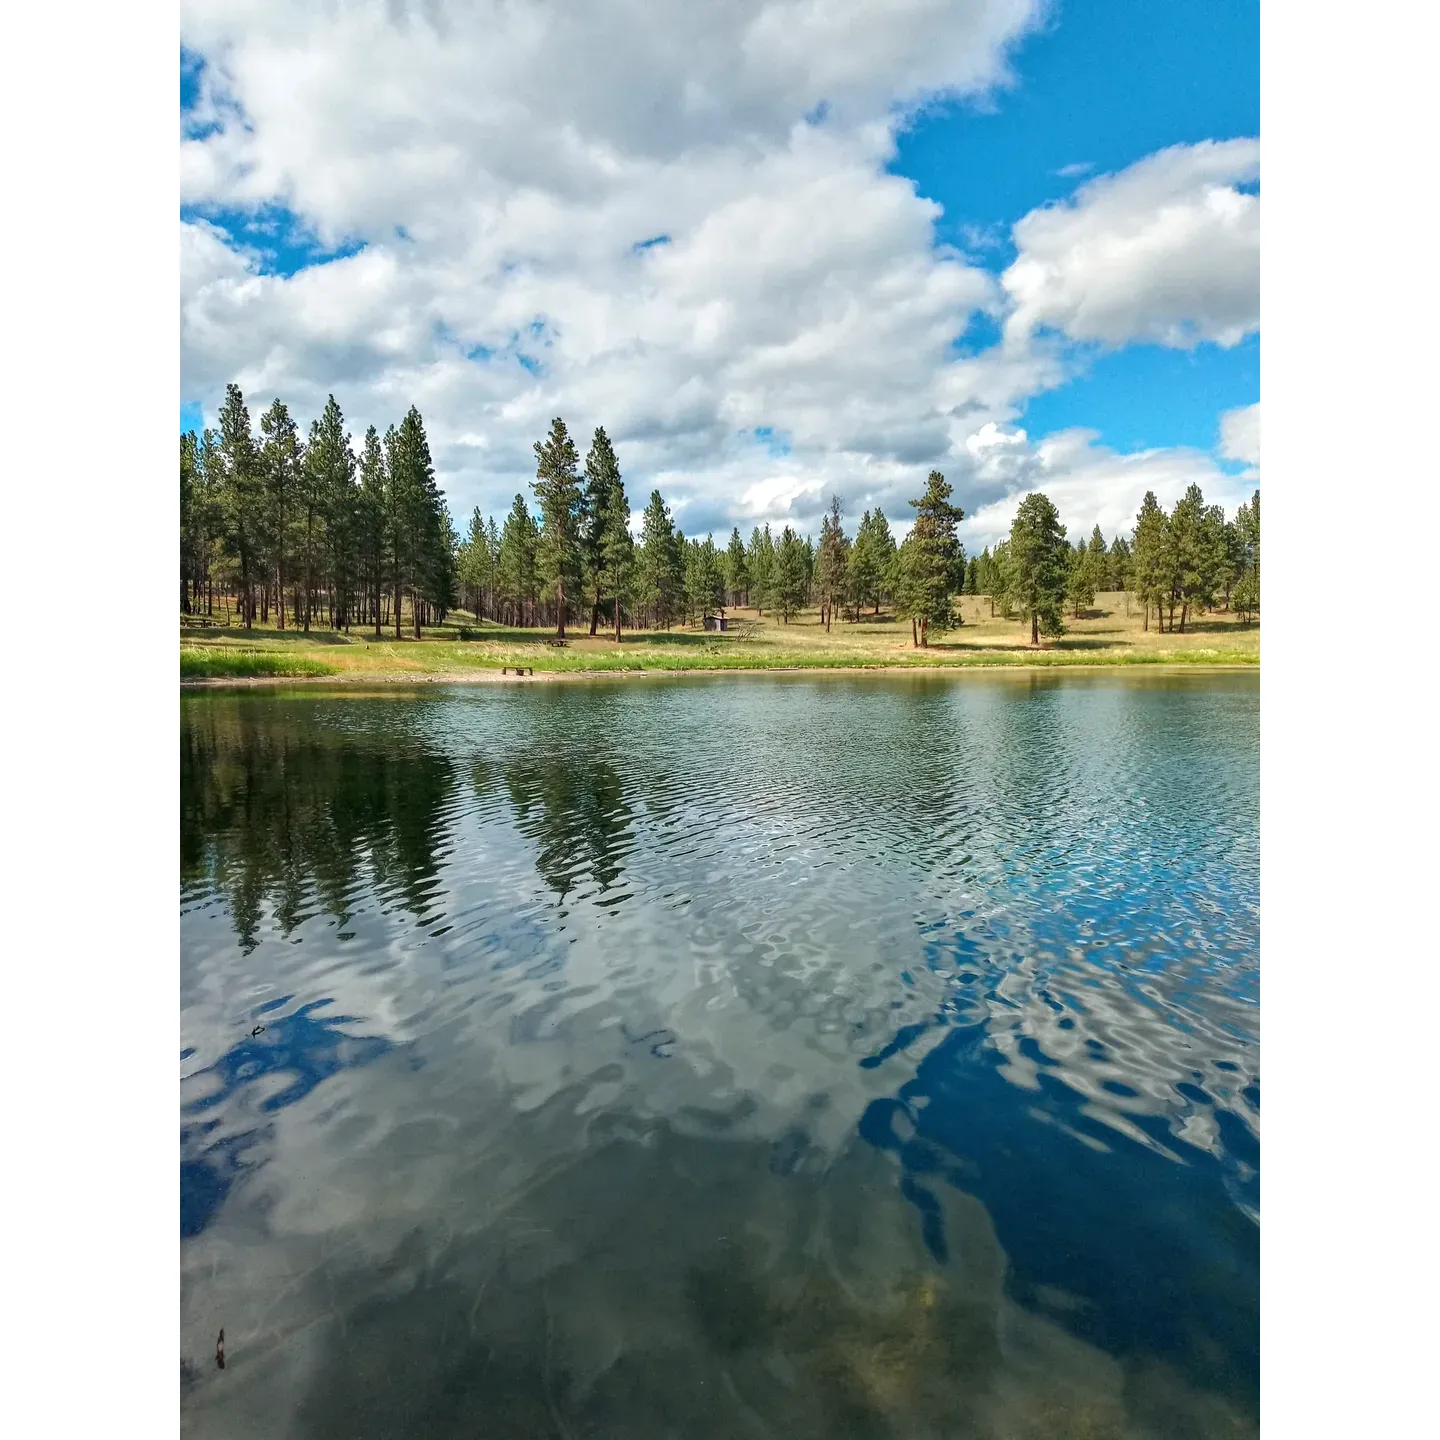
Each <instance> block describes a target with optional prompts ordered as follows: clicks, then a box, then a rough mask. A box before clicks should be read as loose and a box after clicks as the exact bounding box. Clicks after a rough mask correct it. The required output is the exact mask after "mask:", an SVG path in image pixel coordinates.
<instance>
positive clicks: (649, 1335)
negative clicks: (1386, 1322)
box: [180, 671, 1260, 1440]
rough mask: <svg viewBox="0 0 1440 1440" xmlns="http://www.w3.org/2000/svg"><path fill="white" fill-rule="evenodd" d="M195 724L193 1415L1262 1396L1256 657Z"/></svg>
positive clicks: (187, 785) (1129, 1403)
mask: <svg viewBox="0 0 1440 1440" xmlns="http://www.w3.org/2000/svg"><path fill="white" fill-rule="evenodd" d="M180 764H181V860H180V932H181V997H180V999H181V1044H182V1047H183V1048H182V1051H181V1060H180V1073H181V1082H180V1235H181V1351H182V1385H181V1406H182V1425H183V1428H184V1431H185V1433H186V1434H187V1435H193V1436H266V1437H280V1436H295V1437H336V1440H341V1437H344V1440H357V1437H362V1436H364V1437H402V1436H404V1437H411V1436H414V1437H422V1436H424V1437H430V1436H438V1437H452V1436H453V1437H459V1436H462V1435H463V1436H467V1437H471V1436H485V1437H510V1436H514V1437H522V1436H523V1437H537V1436H547V1435H549V1436H556V1437H581V1436H587V1437H589V1436H594V1437H601V1436H603V1437H616V1440H619V1437H627V1440H629V1437H635V1440H645V1437H656V1440H659V1437H669V1436H675V1437H692V1436H694V1437H721V1436H724V1437H743V1436H767V1435H773V1436H776V1437H787V1440H789V1437H808V1436H817V1437H818V1436H837V1437H839V1436H844V1437H865V1436H905V1437H931V1436H934V1437H939V1436H984V1437H996V1440H1002V1437H1006V1440H1010V1437H1022V1436H1023V1437H1035V1440H1041V1437H1046V1440H1060V1437H1069V1436H1074V1437H1080V1436H1085V1437H1101V1436H1115V1437H1130V1436H1135V1437H1139V1436H1153V1437H1156V1440H1161V1437H1166V1440H1169V1437H1190V1436H1195V1437H1208V1436H1219V1435H1226V1436H1232V1435H1250V1434H1255V1433H1256V1431H1257V1414H1258V1403H1259V1165H1260V1156H1259V1109H1260V1068H1259V1008H1258V1007H1259V679H1258V675H1255V674H1248V673H1223V672H1222V673H1206V674H1173V673H1168V674H1167V673H1145V672H1143V671H1135V672H1132V671H1096V672H1091V673H1083V672H1082V673H1075V672H1070V673H1066V674H1054V673H1050V674H1037V673H1034V672H1028V673H1027V672H1010V673H990V674H975V673H970V674H965V675H951V676H945V675H935V674H929V675H926V674H907V675H887V676H875V677H869V676H811V675H794V676H763V675H762V676H726V677H721V678H694V679H685V680H673V679H642V680H628V681H618V682H617V681H583V682H575V683H557V684H543V683H542V684H534V683H521V682H517V683H513V684H509V685H505V684H495V685H475V686H470V687H459V686H457V687H438V686H435V687H424V688H423V689H405V690H395V691H390V692H387V693H384V694H359V693H337V692H336V691H333V690H332V691H328V692H323V691H320V690H318V689H312V690H310V691H309V692H305V691H303V690H290V691H284V692H281V691H260V690H254V691H249V692H245V693H239V694H237V693H235V692H212V693H197V694H188V695H184V696H183V697H182V699H181V744H180ZM222 1327H223V1329H224V1331H225V1355H226V1365H225V1368H224V1369H223V1370H221V1369H219V1368H217V1366H216V1363H215V1342H216V1337H217V1334H218V1332H219V1331H220V1330H221V1328H222Z"/></svg>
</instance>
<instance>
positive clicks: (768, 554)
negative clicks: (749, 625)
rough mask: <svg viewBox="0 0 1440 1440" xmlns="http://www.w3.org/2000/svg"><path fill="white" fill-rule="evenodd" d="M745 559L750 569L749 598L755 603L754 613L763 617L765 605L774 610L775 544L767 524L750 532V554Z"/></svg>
mask: <svg viewBox="0 0 1440 1440" xmlns="http://www.w3.org/2000/svg"><path fill="white" fill-rule="evenodd" d="M746 559H747V560H748V562H749V568H750V598H751V599H752V600H753V601H754V602H755V610H756V613H757V614H760V615H763V614H764V613H765V607H766V606H767V605H769V606H770V607H771V608H772V609H773V608H774V595H775V542H774V540H773V539H771V536H770V526H769V524H768V523H767V524H766V525H765V528H764V529H763V530H762V529H760V528H759V527H758V526H757V527H756V528H755V529H754V530H752V531H751V532H750V552H749V554H748V555H747V557H746Z"/></svg>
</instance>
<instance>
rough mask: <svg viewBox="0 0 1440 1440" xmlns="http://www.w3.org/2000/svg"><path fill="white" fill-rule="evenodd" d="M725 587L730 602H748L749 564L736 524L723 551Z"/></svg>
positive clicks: (738, 603) (743, 603)
mask: <svg viewBox="0 0 1440 1440" xmlns="http://www.w3.org/2000/svg"><path fill="white" fill-rule="evenodd" d="M725 588H726V589H727V590H728V591H729V592H730V601H731V604H734V605H745V604H749V601H750V566H749V563H748V561H747V559H746V556H745V542H744V541H743V540H742V539H741V538H740V527H739V526H738V525H737V526H735V527H734V528H733V529H732V530H731V531H730V545H729V547H728V548H727V549H726V551H725Z"/></svg>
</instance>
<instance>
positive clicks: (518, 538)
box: [495, 495, 540, 625]
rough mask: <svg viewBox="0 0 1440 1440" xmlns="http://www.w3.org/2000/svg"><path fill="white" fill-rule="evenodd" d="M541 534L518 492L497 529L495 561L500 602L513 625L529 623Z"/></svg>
mask: <svg viewBox="0 0 1440 1440" xmlns="http://www.w3.org/2000/svg"><path fill="white" fill-rule="evenodd" d="M539 543H540V534H539V530H538V528H537V526H536V524H535V518H534V516H532V515H531V514H530V511H529V510H528V509H527V508H526V505H525V497H524V496H523V495H517V496H516V497H515V502H514V504H513V505H511V507H510V513H509V514H508V515H507V516H506V517H505V528H504V529H503V530H502V531H501V532H500V544H499V546H498V547H497V553H496V561H495V583H496V589H497V592H498V595H499V599H500V603H501V604H504V605H507V606H508V607H509V609H510V620H511V623H512V624H515V625H529V624H531V623H532V620H533V616H532V614H531V610H532V607H533V606H534V604H535V601H536V599H537V598H538V595H539V581H538V579H537V569H538V564H537V558H536V552H537V550H538V548H539Z"/></svg>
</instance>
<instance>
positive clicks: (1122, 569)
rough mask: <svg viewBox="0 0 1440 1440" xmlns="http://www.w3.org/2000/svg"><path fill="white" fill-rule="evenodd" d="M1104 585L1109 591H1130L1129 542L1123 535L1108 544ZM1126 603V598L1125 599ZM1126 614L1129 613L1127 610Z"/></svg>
mask: <svg viewBox="0 0 1440 1440" xmlns="http://www.w3.org/2000/svg"><path fill="white" fill-rule="evenodd" d="M1105 563H1106V570H1105V574H1106V583H1107V587H1108V588H1109V589H1111V590H1123V591H1126V592H1128V591H1129V590H1130V542H1129V541H1128V540H1126V538H1125V537H1124V536H1123V535H1117V536H1116V537H1115V538H1114V539H1113V540H1112V541H1111V542H1110V553H1109V555H1108V556H1107V557H1106V562H1105ZM1127 603H1128V598H1127ZM1126 613H1127V614H1128V613H1129V611H1128V610H1127V611H1126Z"/></svg>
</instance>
